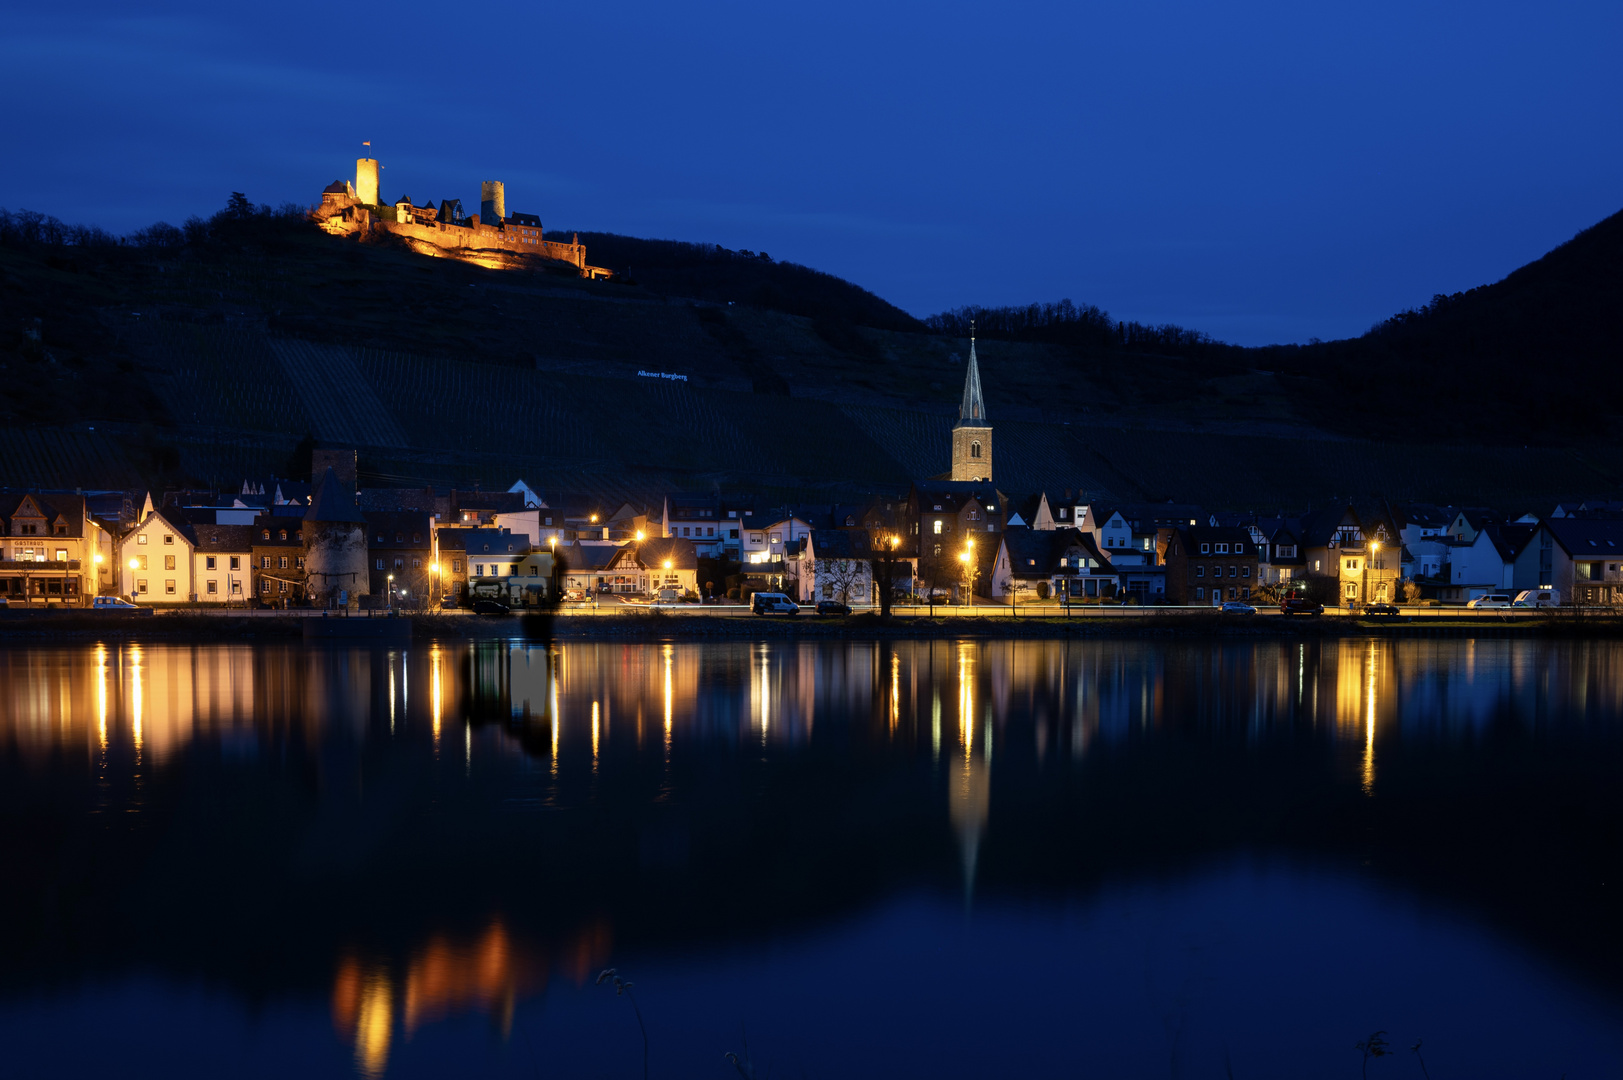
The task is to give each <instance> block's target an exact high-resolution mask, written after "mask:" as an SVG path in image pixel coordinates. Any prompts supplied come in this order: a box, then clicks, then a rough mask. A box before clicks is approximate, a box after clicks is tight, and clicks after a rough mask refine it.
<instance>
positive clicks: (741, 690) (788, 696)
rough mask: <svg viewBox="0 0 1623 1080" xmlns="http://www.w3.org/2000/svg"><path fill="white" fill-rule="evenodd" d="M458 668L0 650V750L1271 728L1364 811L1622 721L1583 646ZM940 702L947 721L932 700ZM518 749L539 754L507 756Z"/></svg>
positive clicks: (1363, 646)
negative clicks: (1423, 780) (1576, 721)
mask: <svg viewBox="0 0 1623 1080" xmlns="http://www.w3.org/2000/svg"><path fill="white" fill-rule="evenodd" d="M478 655H479V658H478V660H477V662H475V651H474V649H473V648H472V647H470V646H465V645H434V646H431V647H430V648H428V649H426V650H422V651H408V650H393V651H388V652H382V651H380V652H376V653H374V652H371V651H369V650H364V649H359V650H332V649H325V650H304V649H302V648H299V647H296V646H276V647H265V646H261V647H254V646H250V645H235V644H229V645H227V644H222V645H204V646H199V645H151V644H147V645H141V644H133V643H132V644H122V645H115V644H94V643H91V644H86V645H83V646H75V647H72V648H61V647H57V648H39V649H35V648H21V649H19V648H12V649H9V650H7V651H5V652H3V653H0V741H3V742H5V743H7V744H10V745H14V746H16V747H17V748H19V750H20V752H21V754H22V756H23V757H24V758H25V759H28V758H35V757H39V756H41V755H44V754H46V753H48V752H49V751H50V749H51V748H52V747H56V746H61V745H66V744H70V743H73V742H74V741H76V740H79V739H82V740H83V746H84V747H85V748H86V749H87V750H90V751H93V752H95V753H96V754H97V755H99V756H100V759H101V760H102V761H103V762H104V763H105V765H104V767H106V768H109V769H114V770H116V769H117V768H119V767H120V765H119V763H120V762H121V761H123V760H128V759H129V758H130V757H131V756H133V759H134V760H136V761H138V762H140V763H142V764H143V765H144V766H152V767H157V768H161V767H163V766H165V765H166V764H167V763H168V762H169V761H170V760H172V759H173V758H174V757H175V756H176V755H177V754H181V753H184V752H186V750H187V748H188V747H189V746H191V745H192V744H193V743H195V742H198V741H208V740H214V739H219V738H223V737H232V738H234V739H235V741H234V742H233V743H232V745H233V746H240V747H249V748H251V747H252V746H253V745H254V744H255V739H254V738H248V739H246V740H244V739H240V738H235V736H236V735H244V734H246V735H252V736H255V737H258V736H269V737H272V738H276V737H279V736H278V735H277V733H278V732H289V731H295V730H298V731H302V732H304V737H305V745H314V742H315V740H317V739H319V738H323V737H326V735H327V734H328V733H332V732H336V731H340V730H342V731H344V732H346V733H348V734H349V737H354V738H359V739H368V738H372V737H374V735H376V736H384V735H386V734H387V735H389V736H392V737H394V738H397V739H398V738H409V737H410V736H412V735H413V734H415V733H421V734H422V736H423V737H424V738H425V739H427V738H428V737H429V736H432V744H433V747H434V750H435V751H436V752H437V751H439V750H440V748H441V745H440V740H441V738H442V736H443V734H444V730H445V725H446V724H447V723H453V722H454V723H458V724H459V725H460V726H461V728H462V733H463V740H462V741H463V755H462V757H463V761H462V762H461V764H462V765H463V766H464V767H463V769H461V770H458V771H459V772H462V773H465V774H469V775H471V769H472V757H473V753H474V751H475V750H476V749H477V750H480V752H481V753H484V752H486V751H485V749H484V748H485V747H487V746H488V747H489V748H490V751H491V752H497V753H515V752H519V751H520V749H521V745H520V744H521V741H522V746H523V747H524V748H533V749H535V750H537V751H539V753H540V755H542V756H543V757H545V758H548V759H550V763H551V764H552V765H553V766H554V768H555V769H556V770H557V771H556V773H555V777H557V778H560V779H562V778H567V776H568V775H569V772H570V770H571V769H575V768H579V769H580V770H581V771H582V772H587V771H591V770H597V771H602V770H609V769H613V768H614V767H615V763H616V761H617V760H618V758H617V757H616V753H617V751H628V750H633V749H635V748H637V747H641V746H643V745H644V744H643V738H644V734H645V732H644V730H643V714H644V711H645V710H648V711H653V712H656V713H657V716H658V719H657V720H656V723H658V724H659V726H660V730H659V735H658V736H657V739H658V741H657V743H655V744H653V745H652V746H650V747H649V748H650V749H656V750H658V751H659V752H662V753H664V754H665V755H667V760H669V754H670V753H671V750H672V747H673V745H674V744H675V742H677V741H679V740H684V739H706V738H711V737H714V736H721V735H728V736H729V737H733V736H735V735H736V736H746V737H748V738H749V739H750V741H751V742H752V743H754V744H757V745H760V746H762V747H763V748H768V749H770V748H772V747H782V748H793V747H796V746H801V745H805V744H807V743H809V742H810V741H811V740H812V739H813V733H814V732H818V731H819V729H818V728H817V726H816V721H817V719H818V718H819V717H822V716H827V717H830V718H832V719H833V721H834V722H835V724H836V729H837V730H839V729H843V728H847V727H850V726H852V725H855V726H856V728H857V729H859V730H860V731H862V732H863V733H865V734H871V736H872V737H873V738H875V739H878V740H881V741H886V742H894V743H895V744H897V745H899V746H902V747H907V746H909V745H914V746H916V747H917V749H918V752H919V753H921V754H928V755H929V757H930V759H931V760H932V761H938V762H939V761H941V760H942V755H943V750H944V748H943V745H942V743H943V741H946V742H949V743H952V742H954V740H956V742H955V744H954V745H953V746H951V747H948V748H945V750H946V753H947V756H948V757H949V758H950V757H952V756H954V755H955V754H956V756H957V757H959V758H962V759H965V760H967V759H969V758H971V757H975V756H976V755H977V754H983V753H984V755H986V756H989V755H990V751H991V750H992V744H994V743H995V745H996V750H997V754H998V757H999V760H1000V761H1001V760H1003V759H1004V758H1005V757H1006V755H1008V754H1009V753H1011V752H1023V751H1020V748H1021V747H1022V746H1024V747H1027V748H1029V751H1030V753H1031V754H1032V756H1033V757H1034V758H1035V759H1036V760H1037V763H1038V764H1039V765H1040V766H1042V767H1051V766H1052V765H1054V764H1063V763H1066V762H1067V761H1079V760H1083V759H1085V758H1086V757H1087V756H1088V755H1089V754H1090V753H1092V750H1093V748H1094V747H1095V746H1097V745H1100V744H1108V743H1109V742H1111V741H1114V740H1119V739H1121V738H1123V737H1124V736H1125V734H1126V733H1127V732H1143V731H1150V732H1153V731H1155V730H1157V729H1158V728H1161V727H1163V726H1166V725H1183V724H1188V723H1201V724H1206V723H1211V724H1214V725H1215V724H1236V725H1241V726H1243V727H1244V728H1245V729H1246V730H1248V731H1249V732H1251V733H1252V737H1258V738H1260V737H1262V736H1263V735H1264V734H1266V732H1267V731H1268V729H1269V728H1270V726H1277V725H1281V724H1286V725H1292V726H1299V727H1300V729H1301V730H1303V731H1318V732H1321V733H1322V735H1323V736H1324V737H1331V738H1333V739H1334V740H1335V741H1336V742H1337V744H1338V745H1340V746H1342V747H1344V748H1345V749H1346V751H1347V756H1348V759H1349V762H1350V763H1351V767H1352V769H1353V775H1354V776H1355V778H1356V782H1357V783H1358V784H1359V786H1360V788H1361V789H1362V790H1363V791H1364V792H1366V793H1368V794H1370V795H1372V796H1373V795H1374V794H1375V793H1376V792H1377V791H1378V790H1379V780H1380V775H1381V769H1380V765H1381V755H1382V751H1383V748H1384V746H1385V742H1386V738H1387V732H1388V731H1389V730H1393V729H1394V725H1402V726H1405V727H1410V726H1413V727H1417V728H1420V729H1423V730H1450V729H1474V728H1480V727H1482V726H1483V725H1486V724H1488V723H1491V722H1493V721H1494V719H1495V718H1496V717H1501V716H1504V715H1513V716H1528V717H1533V716H1537V715H1541V714H1547V713H1548V711H1549V709H1548V707H1547V706H1546V704H1545V703H1547V702H1560V703H1562V707H1563V708H1567V709H1582V710H1587V712H1588V713H1589V714H1592V715H1595V716H1597V717H1600V716H1604V717H1612V716H1616V715H1623V649H1619V648H1617V647H1615V646H1613V645H1612V644H1611V643H1601V642H1596V643H1577V644H1570V645H1560V646H1553V645H1545V644H1540V643H1535V642H1510V641H1504V640H1491V641H1477V642H1471V641H1457V642H1451V641H1412V642H1411V641H1405V642H1392V641H1385V640H1375V639H1361V640H1357V639H1355V640H1337V641H1329V642H1323V643H1318V642H1314V643H1303V642H1296V641H1292V642H1278V643H1261V644H1245V645H1241V646H1236V645H1224V646H1223V647H1221V648H1213V647H1209V646H1205V645H1199V646H1195V645H1189V646H1183V645H1180V646H1176V647H1171V648H1169V647H1166V646H1162V645H1160V644H1154V643H1138V642H1125V643H1122V642H1115V643H1111V642H1089V643H1081V642H1043V641H1016V642H967V641H961V642H895V643H871V642H848V641H838V642H823V643H809V642H808V643H783V642H774V643H771V644H770V645H767V644H763V643H738V644H703V645H700V644H692V645H689V644H669V643H667V644H657V645H642V644H629V643H600V642H585V643H565V644H561V645H553V646H539V645H538V646H526V645H522V644H504V645H502V646H500V647H499V648H497V649H495V650H489V649H486V650H485V651H484V652H483V653H480V654H478ZM414 677H415V679H425V680H426V681H427V689H428V693H426V694H423V695H421V697H420V698H413V697H412V696H411V695H410V694H409V692H408V687H409V685H410V683H411V682H412V681H414ZM419 685H422V684H421V683H419ZM954 693H955V695H956V697H957V701H956V704H953V703H951V702H949V701H945V700H943V699H944V698H946V697H947V696H948V695H949V694H954ZM465 702H472V703H473V704H474V706H475V708H474V711H473V712H471V713H467V712H465V711H464V703H465ZM532 702H533V703H536V704H541V705H542V708H543V709H544V711H545V712H546V714H547V716H546V720H545V721H544V723H545V727H540V726H539V725H536V726H535V727H534V728H533V729H532V728H526V727H524V725H528V724H530V723H531V721H530V720H527V719H526V720H525V721H524V724H523V725H518V724H516V725H514V726H512V727H509V728H507V729H506V730H496V731H493V732H492V737H491V738H490V739H489V740H488V742H487V740H486V739H485V738H484V737H483V736H479V737H475V736H476V735H478V732H476V731H475V730H474V729H475V728H478V727H479V726H480V725H481V724H484V723H489V722H490V721H491V718H492V717H498V718H499V717H500V716H502V715H503V714H505V713H509V712H510V713H511V714H512V715H513V716H514V717H515V718H518V717H521V716H522V717H528V716H529V715H530V713H529V709H530V707H531V706H530V703H532ZM1318 703H1324V707H1323V713H1322V714H1321V713H1320V711H1319V709H1318ZM616 708H619V709H622V710H626V712H627V715H629V716H635V717H636V718H637V721H636V723H635V724H628V725H627V726H626V728H625V730H624V732H623V733H622V732H615V731H612V730H611V725H610V723H609V717H610V716H611V715H612V714H613V712H614V710H615V709H616ZM947 709H954V710H955V712H956V715H955V716H950V717H949V716H946V715H944V713H945V711H946V710H947ZM1011 718H1013V719H1012V720H1011ZM535 719H536V720H539V715H538V714H537V715H536V716H535ZM1011 723H1012V724H1013V725H1014V726H1012V727H1011V726H1010V725H1011ZM373 724H375V725H376V726H375V728H373V727H371V726H370V725H373ZM498 728H500V725H498ZM944 728H945V730H943V729H944ZM527 732H533V734H526V733H527ZM729 733H732V734H731V735H729ZM819 733H820V732H819ZM622 734H623V735H624V740H625V741H624V742H623V743H617V741H616V740H617V738H618V737H619V736H620V735H622ZM646 734H648V735H652V734H653V733H652V732H647V733H646ZM521 735H524V736H525V738H524V740H521V739H520V736H521ZM534 736H539V745H537V744H536V743H535V742H531V741H528V740H529V739H531V738H533V737H534ZM577 754H578V756H574V755H577ZM121 755H123V756H121Z"/></svg>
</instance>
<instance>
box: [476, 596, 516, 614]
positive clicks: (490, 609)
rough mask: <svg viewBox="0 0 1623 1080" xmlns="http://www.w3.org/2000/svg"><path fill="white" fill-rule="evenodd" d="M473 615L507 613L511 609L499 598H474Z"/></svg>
mask: <svg viewBox="0 0 1623 1080" xmlns="http://www.w3.org/2000/svg"><path fill="white" fill-rule="evenodd" d="M473 613H474V614H475V615H507V614H510V613H511V609H510V608H509V607H508V606H507V605H506V604H504V603H502V602H501V601H500V600H476V601H474V604H473Z"/></svg>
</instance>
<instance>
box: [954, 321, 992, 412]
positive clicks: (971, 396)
mask: <svg viewBox="0 0 1623 1080" xmlns="http://www.w3.org/2000/svg"><path fill="white" fill-rule="evenodd" d="M958 424H959V426H961V427H985V426H986V400H985V399H984V398H983V397H981V368H980V364H979V363H977V362H976V360H975V324H974V323H970V324H969V371H968V372H967V373H965V375H964V403H963V404H962V405H960V406H959V407H958Z"/></svg>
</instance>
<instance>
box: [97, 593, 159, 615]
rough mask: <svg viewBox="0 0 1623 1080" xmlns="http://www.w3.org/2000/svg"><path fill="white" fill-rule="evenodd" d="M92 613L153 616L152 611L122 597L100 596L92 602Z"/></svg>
mask: <svg viewBox="0 0 1623 1080" xmlns="http://www.w3.org/2000/svg"><path fill="white" fill-rule="evenodd" d="M90 610H91V611H104V612H107V613H109V614H112V615H151V614H152V609H151V608H149V607H141V606H140V605H139V604H132V603H130V602H129V601H128V600H126V599H124V598H123V597H122V596H98V597H96V598H95V599H94V600H92V601H90Z"/></svg>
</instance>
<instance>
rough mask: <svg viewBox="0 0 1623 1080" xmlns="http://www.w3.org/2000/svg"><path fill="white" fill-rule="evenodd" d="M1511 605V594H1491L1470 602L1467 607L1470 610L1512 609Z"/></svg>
mask: <svg viewBox="0 0 1623 1080" xmlns="http://www.w3.org/2000/svg"><path fill="white" fill-rule="evenodd" d="M1511 603H1512V601H1511V598H1510V594H1509V593H1497V592H1491V593H1486V594H1484V595H1482V596H1479V597H1477V598H1476V599H1475V600H1472V601H1470V602H1469V603H1467V604H1466V605H1465V606H1466V607H1468V608H1499V607H1510V606H1511Z"/></svg>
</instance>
